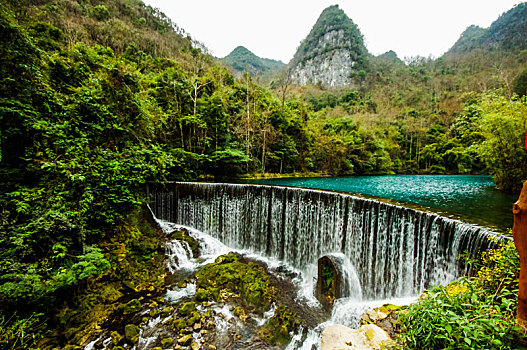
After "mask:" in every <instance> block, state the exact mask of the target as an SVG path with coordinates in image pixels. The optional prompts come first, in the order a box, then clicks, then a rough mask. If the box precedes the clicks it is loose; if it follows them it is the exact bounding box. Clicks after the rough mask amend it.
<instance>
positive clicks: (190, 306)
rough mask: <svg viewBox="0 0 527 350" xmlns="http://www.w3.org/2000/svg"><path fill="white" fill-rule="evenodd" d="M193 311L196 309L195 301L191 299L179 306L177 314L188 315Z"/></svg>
mask: <svg viewBox="0 0 527 350" xmlns="http://www.w3.org/2000/svg"><path fill="white" fill-rule="evenodd" d="M193 311H196V303H195V302H193V301H190V302H188V303H185V304H183V306H182V307H181V309H179V314H180V315H181V316H188V315H190V314H191V313H192V312H193Z"/></svg>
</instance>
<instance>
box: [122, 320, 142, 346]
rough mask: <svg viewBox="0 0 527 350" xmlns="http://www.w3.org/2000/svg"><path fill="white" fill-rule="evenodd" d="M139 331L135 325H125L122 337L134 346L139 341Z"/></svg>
mask: <svg viewBox="0 0 527 350" xmlns="http://www.w3.org/2000/svg"><path fill="white" fill-rule="evenodd" d="M139 332H140V329H139V327H137V326H136V325H135V324H127V325H126V326H125V327H124V337H125V339H126V340H128V341H129V342H130V343H132V344H135V343H137V341H138V340H139Z"/></svg>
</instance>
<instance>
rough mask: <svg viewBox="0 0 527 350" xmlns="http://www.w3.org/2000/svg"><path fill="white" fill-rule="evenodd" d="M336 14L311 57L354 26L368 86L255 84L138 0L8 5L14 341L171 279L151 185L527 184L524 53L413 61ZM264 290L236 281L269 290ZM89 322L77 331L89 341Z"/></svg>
mask: <svg viewBox="0 0 527 350" xmlns="http://www.w3.org/2000/svg"><path fill="white" fill-rule="evenodd" d="M523 8H524V7H522V6H518V7H517V8H516V9H513V10H514V11H520V10H521V11H523ZM516 17H517V16H516ZM516 17H515V16H512V15H511V16H509V15H507V16H503V17H502V18H500V21H501V22H503V21H506V22H503V23H508V24H511V25H512V23H513V22H514V23H516V21H517V20H515V19H514V18H516ZM319 21H320V23H317V24H316V25H315V27H314V28H313V31H312V34H310V36H308V38H307V39H306V41H304V42H303V43H302V46H301V48H302V50H300V51H299V52H304V53H305V55H304V56H303V58H304V59H305V58H306V57H309V55H311V54H313V52H310V51H309V48H310V47H311V45H312V44H313V43H314V42H315V41H317V40H318V38H319V37H320V36H321V35H324V33H323V32H322V29H321V28H327V26H329V27H331V28H335V29H338V30H344V31H345V32H346V33H347V35H349V36H350V37H352V38H353V40H352V41H351V43H352V44H350V45H351V46H350V47H346V48H347V49H350V50H352V51H353V52H354V53H355V54H356V55H357V57H355V60H356V61H357V62H359V63H360V65H359V68H364V70H362V69H361V74H357V75H356V76H354V77H353V79H354V82H355V83H356V86H357V87H358V88H357V89H353V90H352V89H345V88H343V89H325V88H323V87H319V86H307V87H289V86H288V84H289V83H288V80H287V79H285V80H284V79H277V80H276V79H275V80H274V81H272V82H271V84H270V88H265V87H262V86H260V85H258V84H256V83H255V81H256V80H257V78H255V77H251V76H250V75H249V74H245V75H243V76H242V77H241V78H239V79H238V78H236V77H235V76H233V75H232V74H231V73H230V71H229V70H228V69H227V68H225V67H223V66H221V65H218V64H216V63H214V60H213V58H212V57H211V56H209V55H208V54H206V52H205V49H204V48H203V47H201V45H200V44H199V43H196V42H194V41H193V40H192V39H191V38H190V37H188V35H186V33H184V31H183V30H182V29H180V28H178V27H177V25H175V24H174V23H173V22H171V21H170V20H169V19H168V18H166V17H165V16H164V15H163V14H162V13H161V12H160V11H159V10H156V9H153V8H151V7H150V6H146V5H145V4H143V3H142V2H141V1H138V0H112V1H109V0H107V1H103V0H97V1H96V0H93V1H75V0H39V1H29V0H24V1H15V0H8V1H3V2H2V3H1V5H0V35H1V38H2V39H0V53H1V55H0V125H1V129H0V208H1V210H0V314H1V315H2V318H0V326H1V327H0V342H4V343H6V342H7V343H9V344H10V345H12V346H13V347H15V348H16V347H19V348H24V347H25V348H28V347H30V346H31V344H32V343H33V342H34V340H37V339H38V338H39V337H40V336H41V335H42V333H43V332H44V331H45V330H49V329H50V328H56V329H57V328H61V327H62V328H68V327H69V326H71V325H72V324H75V322H79V321H78V319H79V318H85V319H86V322H92V321H91V319H90V316H89V310H90V307H91V305H92V304H93V303H94V301H93V300H92V299H93V298H92V297H88V296H86V294H83V293H85V292H87V291H90V293H99V292H100V293H102V294H104V295H103V296H101V300H103V301H102V302H104V303H107V305H113V304H112V303H113V302H114V301H115V299H116V298H118V295H119V293H120V292H119V288H118V287H116V286H114V285H111V286H110V285H109V284H108V283H113V282H115V281H121V282H122V283H124V284H126V285H127V287H128V288H132V289H134V290H135V288H139V289H141V288H146V286H152V285H156V283H158V281H157V280H156V279H154V280H150V279H149V277H148V269H156V268H158V264H159V260H160V255H159V254H158V252H157V250H158V245H157V243H156V242H155V233H153V232H150V233H149V234H146V233H144V232H142V231H141V230H140V229H138V227H144V226H145V225H142V224H140V223H138V222H135V223H131V221H133V219H132V218H133V217H135V216H134V215H131V213H132V214H133V213H134V212H136V211H137V208H138V207H139V206H140V204H142V203H143V202H144V201H145V193H146V191H145V187H146V184H147V183H149V182H161V181H165V180H194V179H198V178H200V177H201V178H203V177H213V178H215V179H224V178H232V177H235V176H238V175H241V174H244V173H256V172H271V173H280V174H284V173H295V172H315V173H318V174H327V175H361V174H386V173H394V172H395V173H459V174H464V173H479V172H491V173H492V174H493V175H494V176H495V179H496V182H497V184H498V186H500V187H501V188H503V189H507V190H515V189H517V188H518V185H519V184H520V183H521V181H522V180H524V179H525V177H526V174H525V166H524V165H525V161H526V159H525V153H523V151H522V149H523V146H522V141H523V132H524V131H525V115H526V113H525V103H526V102H525V99H524V98H523V99H518V98H516V97H514V96H513V94H512V93H513V92H514V91H516V92H518V93H519V94H522V93H523V92H524V90H525V89H524V85H525V84H524V80H525V78H524V77H523V76H522V75H521V74H520V73H521V72H522V71H524V70H525V63H524V59H523V58H522V57H523V56H522V54H521V52H520V53H518V54H509V55H507V56H506V57H503V56H502V55H501V54H500V51H499V50H495V51H488V52H487V51H481V49H480V48H476V49H474V50H472V51H470V50H469V52H468V53H467V54H466V55H465V56H460V55H459V54H457V55H456V54H450V55H447V56H445V57H443V58H440V59H438V60H431V59H423V58H413V59H411V60H408V61H407V63H406V64H404V63H403V62H402V61H400V60H399V59H398V58H397V57H396V55H395V56H394V54H393V53H388V54H386V55H383V56H381V57H378V58H375V57H367V53H366V51H365V50H366V49H365V47H364V44H363V39H362V36H361V35H360V31H359V29H358V27H357V26H356V25H355V24H353V22H352V21H351V20H349V18H347V16H346V15H345V14H344V13H343V12H342V11H341V10H340V9H338V7H336V6H332V7H330V8H328V9H327V10H326V11H325V12H324V13H323V15H322V16H321V18H320V20H319ZM502 27H503V28H502ZM502 27H500V28H502V29H500V30H501V31H500V33H505V32H506V28H509V27H510V26H508V25H507V26H502ZM496 28H497V27H496ZM514 28H516V27H514ZM475 32H478V31H477V30H476V31H475ZM476 34H477V33H476ZM478 35H479V34H478ZM507 35H509V34H507ZM511 35H512V34H511ZM472 37H474V35H473V36H472ZM503 37H504V38H508V36H506V35H504V36H503ZM471 40H472V39H471ZM474 40H475V39H474ZM518 45H519V44H518ZM518 48H519V49H521V45H520V46H518ZM242 54H243V52H242ZM367 58H368V60H367ZM296 59H302V58H298V57H297V58H296ZM495 62H500V65H499V67H498V66H496V65H495V64H494V63H495ZM467 91H474V93H471V94H465V92H467ZM489 91H492V92H489ZM136 216H137V215H136ZM145 237H150V238H148V239H147V238H145ZM232 263H234V262H232ZM144 266H147V268H146V267H145V268H143V267H144ZM120 271H121V272H120ZM160 275H161V274H160ZM102 280H104V281H102ZM123 281H124V282H123ZM103 282H104V283H106V284H104V283H103ZM159 283H160V282H159ZM229 283H230V282H229ZM94 285H96V287H94ZM132 285H134V286H132ZM252 287H254V286H252V285H251V288H252ZM260 287H261V286H256V287H255V288H256V289H255V290H245V289H243V288H242V289H240V290H237V289H236V290H235V292H236V293H245V294H246V295H247V297H250V298H251V300H252V299H255V300H256V299H257V298H259V297H261V296H262V295H263V296H265V290H263V289H262V288H260ZM245 294H244V295H245ZM70 297H71V298H70ZM207 297H208V295H204V296H203V298H207ZM75 298H77V299H76V300H77V301H75V302H78V303H79V304H78V305H81V306H82V307H81V306H79V307H78V310H80V311H75V312H74V311H72V310H71V309H70V308H69V306H67V305H66V306H64V305H62V306H60V307H63V308H64V309H62V310H67V311H64V312H63V315H62V316H64V315H67V317H66V316H64V317H57V313H58V312H59V311H57V308H59V305H58V304H59V302H62V301H63V300H66V299H67V300H69V302H72V301H71V300H72V299H75ZM265 300H266V299H265V298H263V299H262V300H260V301H261V302H264V301H265ZM66 304H67V302H66ZM110 309H111V307H110ZM15 311H16V312H15ZM60 312H62V311H60ZM54 313H55V314H54ZM72 313H75V314H76V315H77V318H75V317H70V316H71V314H72ZM101 314H104V315H107V313H106V311H105V312H102V311H101ZM65 319H66V321H64V320H65ZM89 319H90V321H88V320H89ZM94 322H95V321H94ZM66 326H68V327H66ZM81 328H82V327H81V326H79V325H77V324H75V327H73V326H72V327H69V328H68V329H70V331H69V333H68V334H67V335H64V337H65V338H66V340H65V341H69V340H70V339H75V341H76V342H77V343H80V342H81V340H83V339H84V338H82V337H83V336H86V334H85V333H83V332H81ZM40 331H42V333H41V332H40ZM59 333H60V332H59ZM59 333H54V335H55V336H57V337H59V336H63V334H59ZM76 333H78V334H79V335H78V336H76V335H75V334H76ZM57 334H58V335H57ZM15 344H16V345H15Z"/></svg>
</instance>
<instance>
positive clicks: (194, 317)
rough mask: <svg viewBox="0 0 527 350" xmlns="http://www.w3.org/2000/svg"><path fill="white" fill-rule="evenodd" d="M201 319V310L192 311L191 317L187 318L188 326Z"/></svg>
mask: <svg viewBox="0 0 527 350" xmlns="http://www.w3.org/2000/svg"><path fill="white" fill-rule="evenodd" d="M200 319H201V314H200V313H199V311H192V313H191V315H190V317H189V318H188V320H187V326H189V327H192V326H193V325H194V323H196V322H199V320H200Z"/></svg>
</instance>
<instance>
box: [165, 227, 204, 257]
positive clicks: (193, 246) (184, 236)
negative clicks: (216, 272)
mask: <svg viewBox="0 0 527 350" xmlns="http://www.w3.org/2000/svg"><path fill="white" fill-rule="evenodd" d="M170 238H172V239H177V240H178V241H182V242H187V244H188V245H189V247H190V250H191V251H192V256H193V257H194V258H197V257H198V256H199V243H198V241H197V240H196V239H194V238H193V237H192V236H190V235H189V233H188V232H187V231H185V230H181V231H174V232H172V233H171V234H170Z"/></svg>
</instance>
